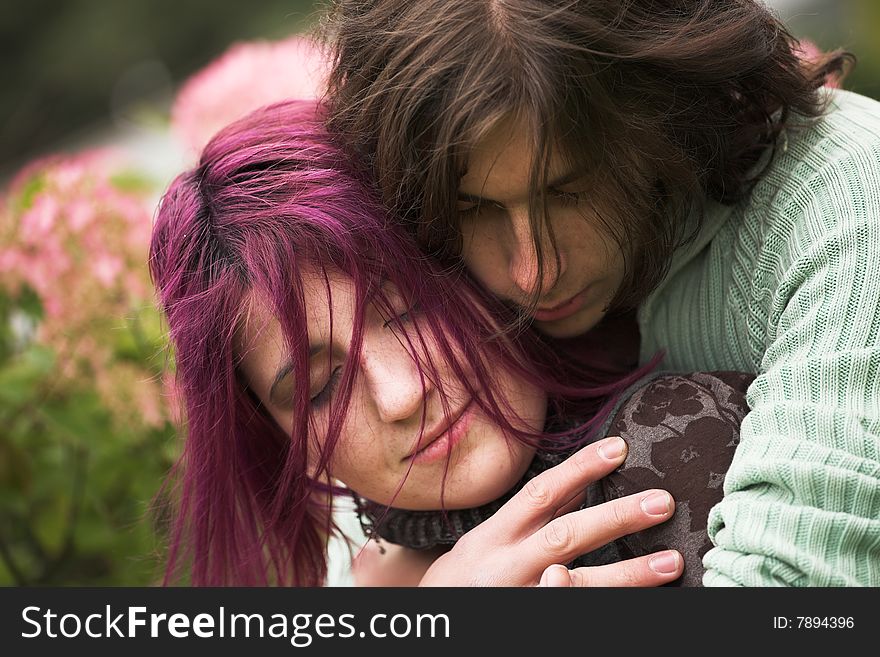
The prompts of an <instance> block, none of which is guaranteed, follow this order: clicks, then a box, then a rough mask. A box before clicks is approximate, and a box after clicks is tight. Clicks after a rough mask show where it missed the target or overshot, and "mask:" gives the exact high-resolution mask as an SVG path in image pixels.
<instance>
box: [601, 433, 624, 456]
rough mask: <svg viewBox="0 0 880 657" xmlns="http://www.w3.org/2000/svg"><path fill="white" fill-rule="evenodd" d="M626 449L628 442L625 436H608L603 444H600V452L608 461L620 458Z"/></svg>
mask: <svg viewBox="0 0 880 657" xmlns="http://www.w3.org/2000/svg"><path fill="white" fill-rule="evenodd" d="M625 451H626V443H625V442H624V440H623V438H619V437H617V436H615V437H614V438H607V439H606V440H604V441H603V442H602V444H601V445H599V454H601V456H602V458H603V459H605V460H606V461H617V460H619V459H620V457H621V456H623V453H624V452H625Z"/></svg>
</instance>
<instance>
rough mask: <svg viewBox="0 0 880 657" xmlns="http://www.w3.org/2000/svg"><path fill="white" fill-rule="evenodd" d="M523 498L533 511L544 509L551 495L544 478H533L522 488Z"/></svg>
mask: <svg viewBox="0 0 880 657" xmlns="http://www.w3.org/2000/svg"><path fill="white" fill-rule="evenodd" d="M522 492H523V497H524V498H525V501H526V503H527V504H528V505H529V506H531V507H532V508H535V509H545V508H547V506H548V505H549V504H550V502H551V500H552V498H553V495H552V493H551V490H550V485H549V484H548V483H547V480H546V478H544V477H535V478H534V479H531V480H529V482H528V483H527V484H526V485H525V486H523V489H522Z"/></svg>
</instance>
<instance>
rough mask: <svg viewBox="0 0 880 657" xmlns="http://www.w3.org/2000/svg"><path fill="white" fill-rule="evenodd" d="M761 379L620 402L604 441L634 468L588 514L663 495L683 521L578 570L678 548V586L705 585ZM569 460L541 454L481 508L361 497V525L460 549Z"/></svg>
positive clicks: (656, 390)
mask: <svg viewBox="0 0 880 657" xmlns="http://www.w3.org/2000/svg"><path fill="white" fill-rule="evenodd" d="M753 378H754V377H753V376H752V375H750V374H741V373H736V372H713V373H703V372H696V373H691V374H662V375H652V376H650V377H646V378H645V379H643V380H642V381H640V382H639V383H637V384H636V385H635V386H633V387H632V388H631V389H630V391H628V392H627V393H625V394H624V395H622V397H621V401H620V402H619V403H618V407H617V409H616V411H615V413H614V414H613V416H612V418H611V420H610V422H609V423H608V424H607V425H606V428H605V430H603V431H601V432H599V437H605V436H613V435H618V436H621V437H622V438H623V439H624V440H626V442H627V444H628V446H629V454H628V456H627V460H626V462H625V463H624V465H623V467H621V468H620V469H618V470H617V471H615V472H613V473H612V474H611V475H609V476H608V477H606V478H605V479H603V480H601V481H600V482H598V483H597V484H596V485H593V486H590V487H588V489H587V500H586V502H585V503H584V505H583V506H584V507H588V506H593V505H595V504H599V503H601V502H604V501H607V500H609V499H613V498H616V497H622V496H626V495H629V494H631V493H637V492H639V491H642V490H646V489H650V488H663V489H665V490H667V491H669V493H670V494H671V495H672V496H673V498H674V499H675V503H676V510H675V514H674V516H673V517H672V519H670V520H668V521H666V522H665V523H662V524H660V525H657V526H656V527H652V528H650V529H646V530H643V531H641V532H637V533H636V534H632V535H630V536H626V537H624V538H622V539H619V540H617V541H614V542H613V543H611V544H609V545H607V546H604V547H602V548H600V549H599V550H596V551H594V552H591V553H589V554H586V555H584V556H583V557H580V558H578V559H577V560H575V561H574V562H573V563H572V564H571V565H572V566H585V565H599V564H603V563H611V562H614V561H618V560H620V559H621V558H630V557H634V556H642V555H645V554H649V553H651V552H655V551H657V550H662V549H667V548H675V549H677V550H678V551H679V552H681V553H682V555H683V557H684V561H685V571H684V574H683V575H682V577H680V578H679V579H678V580H676V582H674V583H673V585H674V586H700V585H701V582H702V576H703V566H702V557H703V555H704V554H705V553H706V551H707V550H708V549H709V548H710V547H712V544H711V542H710V541H709V537H708V534H707V531H706V527H707V523H708V515H709V509H711V508H712V506H714V505H715V504H716V503H718V502H719V501H720V500H721V497H722V495H723V483H724V474H725V473H726V472H727V468H728V467H729V465H730V462H731V459H732V458H733V453H734V451H735V449H736V445H737V444H738V443H739V426H740V424H741V422H742V419H743V417H744V416H745V414H746V413H747V412H748V410H749V409H748V406H747V405H746V399H745V392H746V389H747V387H748V385H749V384H750V383H751V381H752V379H753ZM567 456H568V454H559V453H549V452H538V453H537V454H536V455H535V459H534V461H533V462H532V464H531V465H530V467H529V470H528V471H527V472H526V474H525V476H524V477H523V479H522V480H521V481H520V482H519V484H518V485H517V486H516V487H515V488H514V489H512V490H511V491H509V492H508V493H507V494H506V495H504V496H503V497H501V498H499V499H498V500H495V501H494V502H490V503H489V504H486V505H484V506H481V507H479V508H476V509H462V510H455V511H449V512H446V513H442V512H440V511H405V510H402V509H393V508H389V507H385V506H382V505H379V504H375V503H373V502H370V501H368V500H364V499H362V498H358V497H355V502H356V505H357V510H358V515H359V517H360V519H361V525H362V526H363V528H364V531H365V532H366V533H367V535H368V536H372V537H375V538H382V539H384V540H387V541H388V542H390V543H397V544H400V545H404V546H407V547H410V548H415V549H425V548H431V547H436V546H439V545H452V544H454V543H455V541H456V540H458V538H459V537H461V536H462V535H463V534H465V533H466V532H467V531H469V530H470V529H473V528H474V527H476V526H477V525H478V524H479V523H480V522H482V521H483V520H485V519H486V518H488V517H489V516H491V515H492V514H493V513H495V511H497V510H498V509H499V508H500V507H501V505H503V504H504V503H505V502H506V501H507V500H508V499H510V497H512V496H513V495H514V494H515V493H516V492H517V491H518V490H519V489H520V488H522V486H523V485H524V484H525V482H526V481H528V480H529V479H531V478H532V477H534V476H537V475H538V474H539V473H541V472H543V471H544V470H546V469H548V468H551V467H553V466H554V465H557V464H559V463H561V462H562V461H563V460H564V459H565V458H567Z"/></svg>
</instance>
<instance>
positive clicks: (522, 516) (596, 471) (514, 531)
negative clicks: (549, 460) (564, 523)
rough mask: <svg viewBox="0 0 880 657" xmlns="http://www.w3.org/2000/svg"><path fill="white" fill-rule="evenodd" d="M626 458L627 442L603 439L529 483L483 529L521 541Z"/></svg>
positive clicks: (616, 439)
mask: <svg viewBox="0 0 880 657" xmlns="http://www.w3.org/2000/svg"><path fill="white" fill-rule="evenodd" d="M625 458H626V442H624V440H623V439H622V438H617V437H613V438H606V439H605V440H602V441H599V442H596V443H592V444H590V445H587V446H586V447H584V448H583V449H581V450H579V451H577V452H575V453H574V454H572V455H571V456H570V457H568V458H567V459H566V460H565V461H563V462H562V463H560V464H559V465H557V466H555V467H553V468H550V469H549V470H547V471H545V472H542V473H541V474H539V475H538V476H537V477H535V478H533V479H531V480H529V482H528V483H526V485H525V486H523V488H522V490H520V491H519V492H518V493H517V494H516V495H514V496H513V497H512V498H511V499H510V500H508V501H507V503H506V504H505V505H504V506H502V507H501V508H500V509H499V510H498V511H497V512H496V513H495V515H494V516H492V517H491V518H489V520H487V521H486V522H484V523H483V525H490V526H491V527H492V528H493V531H497V532H499V533H501V534H506V535H507V536H508V537H509V540H521V539H523V538H525V537H526V536H529V535H531V534H533V533H534V532H535V531H537V529H538V528H539V527H541V526H542V525H544V524H546V523H547V522H548V521H549V520H551V519H552V518H553V517H554V516H555V515H556V513H557V511H558V510H559V508H560V507H563V506H565V505H566V503H568V502H569V501H571V500H572V499H573V498H574V497H575V496H576V495H578V494H579V493H581V492H582V491H583V489H584V488H585V487H586V485H587V484H590V483H592V482H594V481H596V480H597V479H601V478H602V477H604V476H605V475H607V474H608V473H609V472H611V471H612V470H614V469H615V468H616V467H618V466H619V465H620V464H621V463H623V461H624V459H625ZM545 563H546V562H545Z"/></svg>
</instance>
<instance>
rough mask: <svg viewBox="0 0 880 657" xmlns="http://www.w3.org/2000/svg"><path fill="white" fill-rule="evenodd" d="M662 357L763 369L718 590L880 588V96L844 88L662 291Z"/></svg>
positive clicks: (713, 574) (689, 364) (744, 441)
mask: <svg viewBox="0 0 880 657" xmlns="http://www.w3.org/2000/svg"><path fill="white" fill-rule="evenodd" d="M648 305H649V308H648V312H645V313H643V315H642V319H643V325H642V331H643V335H645V336H647V339H646V343H647V344H646V351H643V353H646V352H647V351H650V350H652V349H656V348H665V349H667V352H668V358H667V365H668V366H669V367H671V368H673V369H713V368H725V369H741V370H747V371H752V372H755V373H756V374H757V375H758V376H757V378H756V379H755V381H754V383H753V384H752V385H751V387H750V388H749V391H748V397H747V399H748V403H749V406H750V408H751V411H750V412H749V413H748V414H747V415H746V417H745V419H744V421H743V425H742V431H741V436H740V444H739V446H738V448H737V451H736V454H735V456H734V459H733V463H732V464H731V466H730V469H729V471H728V472H727V474H726V477H725V482H724V492H725V495H724V499H723V500H722V501H721V502H720V503H719V504H718V505H716V506H715V507H714V508H713V509H712V511H711V513H710V517H709V527H708V529H709V535H710V538H711V539H712V541H713V543H714V544H715V546H716V547H714V548H713V549H712V550H710V551H709V552H708V553H707V554H706V556H705V557H704V565H705V566H706V568H707V572H706V574H705V576H704V580H703V581H704V584H705V585H707V586H730V585H742V586H767V585H783V586H854V585H869V586H880V104H877V103H873V102H872V101H867V100H865V99H861V98H859V97H855V96H852V95H849V94H840V95H839V96H838V100H837V105H835V108H834V110H833V111H832V113H831V114H830V115H829V117H828V119H827V120H825V121H823V122H822V123H821V124H820V125H819V126H817V127H815V128H811V129H809V130H808V131H807V132H806V133H804V134H803V135H801V136H799V137H797V138H793V139H791V140H790V143H789V144H788V146H787V147H786V150H785V152H784V153H782V154H780V156H779V157H778V158H777V161H776V162H775V163H774V165H773V166H772V168H771V170H770V173H769V175H768V176H767V178H766V179H765V180H764V181H763V182H762V183H761V184H760V185H759V186H758V187H757V188H756V189H755V192H754V193H753V195H752V196H751V197H750V199H749V201H748V203H745V204H742V205H741V207H738V208H736V209H735V210H734V212H732V213H731V215H730V217H729V218H728V219H727V220H726V223H725V225H724V226H723V227H722V228H721V229H720V230H719V231H718V233H717V235H715V236H714V237H713V239H712V240H711V242H710V244H709V245H708V246H707V248H706V249H704V250H703V251H701V252H700V253H699V254H696V255H695V256H694V257H693V258H692V259H691V260H690V261H689V262H688V263H687V264H686V265H685V266H684V267H682V268H681V269H680V270H679V272H678V273H677V274H676V275H675V276H674V277H673V278H672V279H671V280H670V281H668V283H667V285H666V286H665V287H664V288H663V289H662V290H661V291H660V292H659V293H658V295H657V296H656V298H654V299H652V300H650V302H649V304H648Z"/></svg>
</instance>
